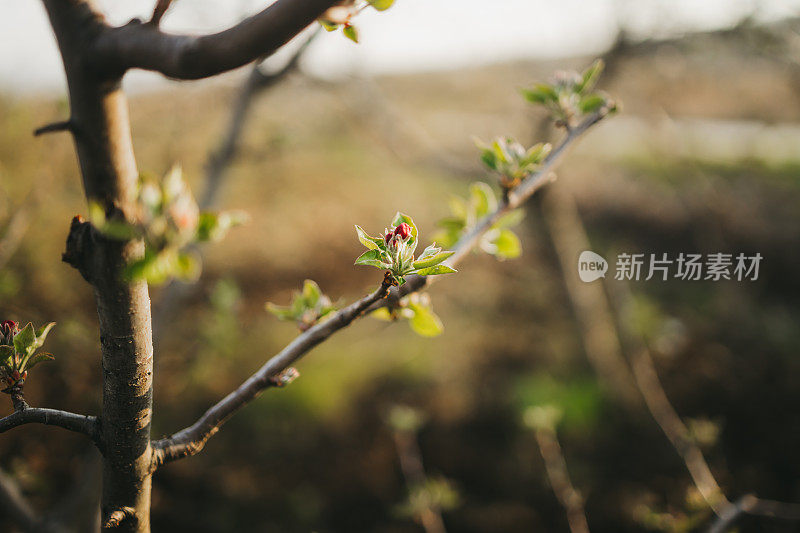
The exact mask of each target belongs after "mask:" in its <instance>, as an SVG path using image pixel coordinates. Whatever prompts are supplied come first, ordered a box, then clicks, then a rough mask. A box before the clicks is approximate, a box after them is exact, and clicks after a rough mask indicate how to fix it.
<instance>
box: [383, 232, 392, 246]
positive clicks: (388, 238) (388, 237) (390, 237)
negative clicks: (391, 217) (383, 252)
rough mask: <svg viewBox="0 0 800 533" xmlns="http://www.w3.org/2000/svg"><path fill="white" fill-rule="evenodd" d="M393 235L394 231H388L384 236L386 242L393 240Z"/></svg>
mask: <svg viewBox="0 0 800 533" xmlns="http://www.w3.org/2000/svg"><path fill="white" fill-rule="evenodd" d="M392 237H394V233H392V232H391V231H390V232H389V233H387V234H386V235H384V236H383V242H385V243H386V244H389V241H391V240H392Z"/></svg>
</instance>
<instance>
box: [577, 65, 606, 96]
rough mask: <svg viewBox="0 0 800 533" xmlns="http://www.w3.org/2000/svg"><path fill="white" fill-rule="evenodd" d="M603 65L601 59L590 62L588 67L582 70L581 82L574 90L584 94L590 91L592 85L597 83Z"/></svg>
mask: <svg viewBox="0 0 800 533" xmlns="http://www.w3.org/2000/svg"><path fill="white" fill-rule="evenodd" d="M604 67H605V63H603V60H602V59H597V60H595V62H594V63H592V64H591V65H590V66H589V68H587V69H586V70H584V71H583V75H582V76H581V82H580V83H579V84H578V85H577V86H576V87H575V91H576V92H577V93H579V94H584V93H586V92H587V91H591V90H592V87H594V86H595V84H596V83H597V79H598V78H599V77H600V73H601V72H603V68H604Z"/></svg>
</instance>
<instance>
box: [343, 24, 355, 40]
mask: <svg viewBox="0 0 800 533" xmlns="http://www.w3.org/2000/svg"><path fill="white" fill-rule="evenodd" d="M342 33H343V34H344V36H345V37H347V38H348V39H350V40H351V41H353V42H354V43H357V42H358V30H357V29H356V27H355V26H353V25H351V24H348V25H345V27H344V29H343V30H342Z"/></svg>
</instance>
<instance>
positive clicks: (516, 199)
mask: <svg viewBox="0 0 800 533" xmlns="http://www.w3.org/2000/svg"><path fill="white" fill-rule="evenodd" d="M607 115H608V111H607V110H605V109H601V110H600V111H597V112H595V113H592V114H591V115H589V116H587V117H586V118H585V119H584V120H583V122H581V123H580V124H578V125H577V126H575V127H574V128H572V129H571V130H569V132H568V133H567V135H566V137H564V139H563V140H562V141H561V143H560V144H559V145H558V146H556V147H555V148H554V149H553V151H552V152H550V154H549V155H548V156H547V157H546V158H545V160H544V161H543V162H542V165H541V166H540V167H539V170H537V171H536V172H534V173H532V174H530V175H529V176H528V177H527V178H525V179H524V180H523V181H522V182H521V183H520V184H519V185H518V186H517V187H515V188H514V189H513V190H512V191H510V192H509V193H508V195H507V196H506V198H504V199H503V201H501V202H500V204H499V205H498V206H497V209H495V210H494V211H493V212H491V213H489V214H488V215H486V216H485V217H483V218H482V219H480V220H479V221H478V223H477V224H475V226H473V227H472V229H470V230H469V231H468V232H467V233H465V234H464V235H463V236H462V237H461V239H459V241H458V242H457V243H456V244H455V246H454V247H453V250H454V251H455V253H454V254H453V255H452V256H450V258H449V259H448V260H447V261H445V262H444V263H442V264H445V265H449V266H455V265H457V264H458V263H459V262H460V261H461V260H462V259H464V257H466V255H467V254H468V253H469V252H471V251H472V249H473V248H475V247H476V246H477V245H478V244H479V243H480V240H481V238H482V237H483V235H484V233H486V232H487V231H489V230H490V229H491V228H492V226H493V225H494V224H495V223H497V221H498V220H499V219H500V218H501V217H502V216H503V215H505V214H506V213H508V212H509V211H512V210H514V209H516V208H517V207H519V206H520V205H522V204H523V203H524V202H525V200H527V199H528V198H530V197H531V196H532V195H533V194H534V193H535V192H536V191H538V190H539V189H541V188H542V187H543V186H544V185H546V184H547V183H550V182H551V181H552V180H553V179H554V178H553V174H552V172H553V170H554V169H555V168H556V166H557V165H558V164H559V163H560V162H561V160H562V159H563V157H564V156H565V155H566V154H567V152H568V151H569V149H570V148H571V147H572V145H573V144H574V143H575V141H577V140H578V138H580V137H581V135H583V134H584V133H586V131H588V130H589V129H590V128H591V127H592V126H594V125H595V124H597V123H598V122H600V121H601V120H602V119H603V118H604V117H606V116H607ZM433 281H434V279H430V278H428V277H425V276H409V277H407V278H406V283H404V284H403V285H402V286H401V287H398V288H396V289H392V290H391V291H390V292H389V297H388V298H387V299H386V300H385V301H383V302H376V303H375V304H374V305H373V306H372V307H371V308H370V309H369V310H370V311H374V310H375V309H378V308H379V307H384V306H395V305H397V303H398V302H399V300H400V299H401V298H403V297H404V296H408V295H409V294H411V293H412V292H417V291H419V290H421V289H423V288H425V287H426V286H428V285H429V284H430V283H432V282H433Z"/></svg>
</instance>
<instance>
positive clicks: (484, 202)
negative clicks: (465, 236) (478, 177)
mask: <svg viewBox="0 0 800 533" xmlns="http://www.w3.org/2000/svg"><path fill="white" fill-rule="evenodd" d="M469 192H470V196H471V197H472V205H473V206H474V208H475V217H476V218H482V217H484V216H486V215H487V214H488V213H490V212H492V211H494V210H495V209H497V199H496V198H495V196H494V191H492V188H491V187H489V185H488V184H486V183H484V182H482V181H478V182H475V183H473V184H472V185H470V186H469Z"/></svg>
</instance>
